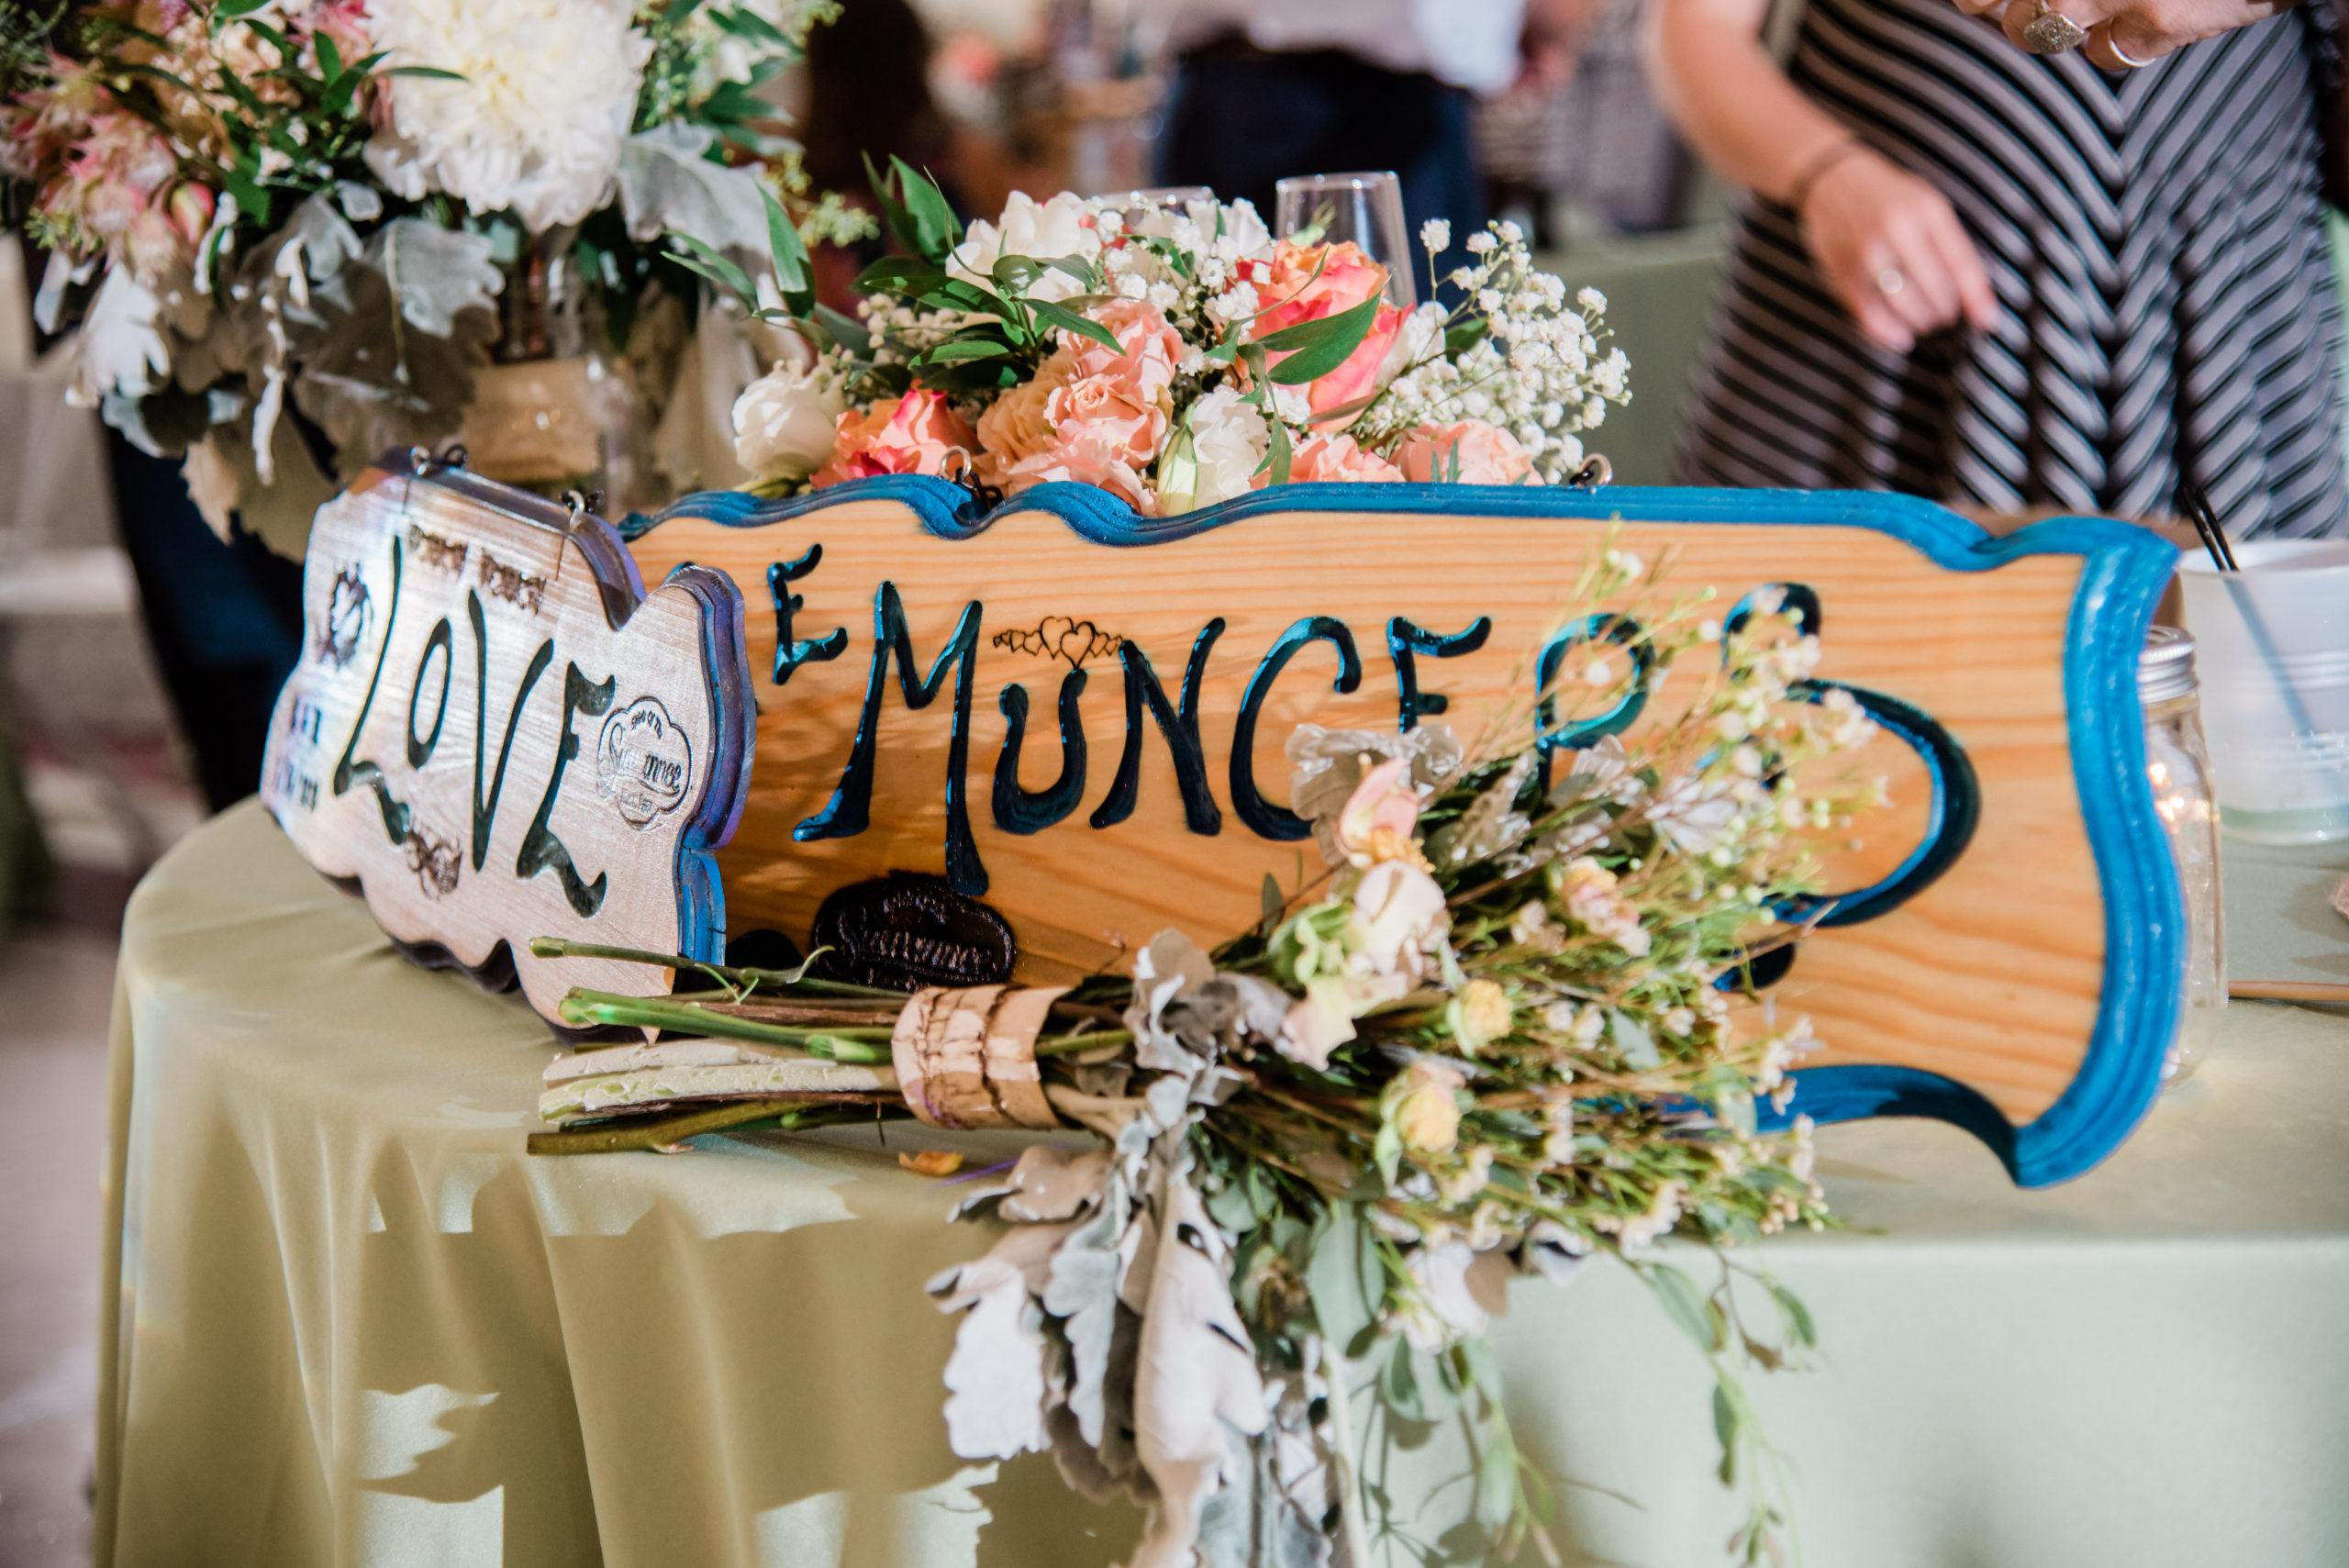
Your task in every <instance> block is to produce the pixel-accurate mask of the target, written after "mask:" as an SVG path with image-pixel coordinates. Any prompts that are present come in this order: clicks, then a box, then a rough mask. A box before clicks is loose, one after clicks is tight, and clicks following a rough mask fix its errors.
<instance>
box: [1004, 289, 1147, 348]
mask: <svg viewBox="0 0 2349 1568" xmlns="http://www.w3.org/2000/svg"><path fill="white" fill-rule="evenodd" d="M1028 308H1029V309H1030V310H1032V311H1034V312H1035V313H1036V319H1037V320H1039V321H1041V322H1044V323H1045V324H1046V325H1048V326H1052V327H1057V328H1060V329H1061V330H1062V331H1063V332H1074V333H1075V334H1076V335H1077V336H1078V337H1080V338H1090V339H1093V340H1094V341H1095V342H1097V343H1098V344H1100V345H1101V346H1102V347H1103V348H1105V349H1108V350H1111V351H1112V352H1114V353H1120V354H1122V353H1124V352H1125V351H1126V348H1125V345H1124V344H1122V343H1120V342H1119V341H1118V335H1117V334H1116V333H1114V332H1112V331H1110V330H1109V329H1108V328H1107V327H1104V326H1102V325H1101V323H1099V322H1098V321H1096V320H1094V319H1092V318H1091V317H1085V316H1079V315H1078V314H1077V313H1076V312H1075V311H1074V310H1071V309H1069V308H1068V307H1067V306H1060V305H1054V304H1053V303H1052V301H1051V300H1048V299H1031V300H1030V301H1029V302H1028Z"/></svg>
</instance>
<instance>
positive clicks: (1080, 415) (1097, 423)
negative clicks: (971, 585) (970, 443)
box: [978, 299, 1183, 509]
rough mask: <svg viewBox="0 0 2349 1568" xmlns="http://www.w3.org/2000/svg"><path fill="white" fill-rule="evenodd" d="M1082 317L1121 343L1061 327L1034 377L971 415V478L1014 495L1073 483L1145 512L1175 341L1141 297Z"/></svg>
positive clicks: (1165, 416)
mask: <svg viewBox="0 0 2349 1568" xmlns="http://www.w3.org/2000/svg"><path fill="white" fill-rule="evenodd" d="M1090 314H1091V318H1092V319H1093V320H1095V321H1097V322H1099V323H1100V324H1101V325H1102V326H1104V327H1106V328H1108V329H1109V332H1110V334H1111V335H1112V336H1113V337H1115V338H1116V339H1118V343H1119V347H1118V348H1116V349H1114V350H1113V349H1111V348H1110V347H1109V346H1108V344H1106V343H1101V342H1097V341H1096V340H1094V339H1090V338H1086V337H1082V336H1079V335H1078V334H1075V333H1072V332H1063V333H1062V334H1061V335H1060V340H1061V347H1060V348H1059V349H1058V350H1055V351H1054V352H1053V353H1052V356H1051V357H1050V358H1048V359H1047V360H1045V361H1044V362H1043V363H1042V364H1041V365H1040V366H1039V367H1037V372H1036V377H1035V379H1034V380H1032V381H1030V382H1029V383H1028V384H1025V385H1023V386H1017V387H1014V388H1012V389H1011V390H1010V391H1009V392H1007V393H1005V394H1004V395H1002V396H1001V397H998V398H996V401H995V402H994V404H992V405H991V406H989V407H988V408H987V411H986V412H985V413H984V414H982V415H980V416H979V428H978V439H979V442H980V444H981V447H982V448H983V450H981V451H980V453H979V456H978V471H979V477H980V478H982V479H984V480H985V481H986V482H987V483H988V484H995V485H999V486H1000V487H1002V489H1004V490H1005V491H1006V492H1008V494H1011V495H1018V494H1019V492H1020V491H1022V490H1026V489H1030V488H1031V487H1032V486H1035V485H1038V484H1047V483H1050V482H1053V481H1059V480H1074V481H1075V482H1076V483H1079V484H1097V485H1099V486H1101V487H1102V488H1103V489H1106V490H1112V491H1115V492H1116V493H1117V494H1118V495H1122V496H1124V497H1125V498H1126V499H1127V500H1128V501H1129V502H1130V503H1132V504H1133V505H1134V506H1136V507H1138V508H1144V509H1146V508H1147V507H1148V506H1149V505H1150V502H1151V500H1152V495H1151V491H1150V489H1149V487H1148V486H1147V485H1146V484H1143V483H1142V474H1143V473H1144V472H1145V471H1147V470H1148V469H1149V467H1150V465H1151V464H1152V463H1153V462H1157V461H1158V454H1159V451H1160V450H1161V449H1163V447H1164V446H1165V444H1166V437H1167V432H1168V429H1169V428H1170V426H1171V425H1172V422H1173V420H1172V408H1173V401H1174V400H1173V388H1174V384H1175V363H1176V361H1178V360H1179V359H1180V358H1181V356H1182V353H1183V339H1182V338H1181V336H1180V335H1179V334H1178V333H1176V332H1175V328H1173V327H1171V326H1169V325H1168V324H1167V321H1166V317H1164V316H1163V314H1161V313H1160V311H1159V310H1158V308H1157V307H1156V306H1152V305H1150V304H1147V303H1146V302H1144V301H1141V300H1125V299H1121V300H1115V301H1112V302H1110V303H1108V304H1107V305H1102V306H1096V307H1095V308H1094V309H1093V311H1092V312H1091V313H1090Z"/></svg>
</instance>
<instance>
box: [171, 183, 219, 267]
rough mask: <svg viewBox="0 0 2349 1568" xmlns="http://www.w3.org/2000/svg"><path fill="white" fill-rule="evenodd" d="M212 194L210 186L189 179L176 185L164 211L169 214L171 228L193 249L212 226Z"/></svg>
mask: <svg viewBox="0 0 2349 1568" xmlns="http://www.w3.org/2000/svg"><path fill="white" fill-rule="evenodd" d="M213 206H214V202H213V196H212V190H211V187H209V186H207V185H199V184H197V183H195V181H193V180H190V181H188V182H186V183H184V184H181V185H179V186H176V187H174V188H173V192H172V197H171V201H170V202H169V203H168V204H167V205H166V206H165V207H164V211H165V212H166V213H167V214H169V215H170V217H171V223H172V228H173V231H174V232H176V233H177V234H178V235H179V237H180V238H181V239H184V240H186V241H187V243H188V248H189V249H190V250H194V249H195V245H196V243H197V241H199V240H201V239H203V238H204V235H205V231H206V229H208V228H211V227H212V210H213Z"/></svg>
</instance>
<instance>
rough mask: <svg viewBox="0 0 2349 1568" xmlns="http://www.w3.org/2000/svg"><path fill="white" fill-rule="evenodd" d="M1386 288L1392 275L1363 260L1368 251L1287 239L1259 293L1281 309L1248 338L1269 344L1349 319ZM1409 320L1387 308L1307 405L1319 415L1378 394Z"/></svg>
mask: <svg viewBox="0 0 2349 1568" xmlns="http://www.w3.org/2000/svg"><path fill="white" fill-rule="evenodd" d="M1317 269H1318V272H1317ZM1385 291H1386V268H1385V267H1383V266H1380V265H1379V264H1378V263H1377V262H1376V261H1372V260H1371V259H1370V258H1369V257H1368V256H1365V255H1364V254H1363V250H1362V247H1360V246H1358V245H1356V244H1354V243H1353V241H1352V240H1347V241H1345V242H1343V243H1341V244H1337V245H1312V246H1306V245H1297V244H1293V243H1291V242H1290V241H1288V240H1286V239H1284V240H1282V241H1281V242H1280V244H1279V245H1278V246H1276V247H1275V249H1274V251H1273V267H1272V278H1271V280H1270V281H1269V282H1267V283H1264V284H1260V285H1259V286H1258V288H1257V291H1256V292H1257V295H1258V296H1259V297H1260V298H1263V299H1268V300H1272V301H1274V302H1275V303H1274V305H1273V306H1272V308H1271V309H1269V310H1267V311H1265V312H1264V314H1262V315H1261V316H1259V317H1256V320H1255V323H1254V324H1253V325H1252V327H1250V328H1249V329H1248V335H1249V336H1250V337H1251V338H1268V337H1270V336H1272V334H1274V333H1275V332H1278V331H1280V330H1281V329H1282V328H1287V327H1296V326H1298V325H1300V324H1302V323H1304V322H1308V321H1319V320H1321V319H1322V318H1324V317H1330V316H1341V315H1343V314H1344V313H1345V312H1347V311H1349V310H1352V309H1354V308H1355V307H1356V306H1360V305H1361V304H1362V303H1363V302H1364V300H1367V299H1372V298H1375V297H1376V296H1377V295H1380V294H1382V293H1384V292H1385ZM1404 314H1405V313H1404V312H1403V311H1401V310H1400V309H1397V307H1396V306H1391V305H1389V306H1383V307H1382V308H1381V309H1380V310H1379V311H1378V313H1377V314H1376V315H1375V316H1374V317H1372V318H1371V323H1370V330H1369V332H1368V333H1366V334H1364V338H1363V340H1362V342H1361V343H1360V345H1358V346H1357V347H1356V348H1355V350H1354V351H1353V353H1351V354H1349V355H1347V356H1346V360H1345V362H1344V363H1343V364H1341V365H1340V366H1339V367H1338V368H1337V369H1335V370H1333V371H1331V372H1330V373H1329V374H1327V375H1325V376H1322V377H1321V378H1320V379H1319V380H1318V381H1313V382H1308V384H1306V388H1305V400H1306V404H1307V406H1308V407H1310V408H1311V409H1312V410H1313V412H1314V413H1315V414H1317V415H1319V414H1323V413H1326V412H1328V411H1329V410H1330V409H1332V408H1342V407H1344V406H1347V405H1348V404H1352V403H1359V402H1361V401H1362V400H1363V399H1364V398H1365V397H1368V396H1369V395H1371V394H1372V393H1374V392H1375V391H1377V390H1378V372H1379V367H1380V366H1381V365H1383V364H1384V363H1385V362H1386V350H1388V349H1389V348H1391V347H1393V346H1394V342H1395V339H1396V337H1397V335H1398V334H1399V333H1401V331H1402V330H1403V320H1404ZM1286 358H1287V356H1286V354H1275V355H1273V356H1272V359H1271V362H1272V363H1273V364H1275V365H1276V364H1279V363H1280V362H1281V361H1282V360H1284V359H1286ZM1343 418H1344V416H1340V419H1341V420H1342V419H1343Z"/></svg>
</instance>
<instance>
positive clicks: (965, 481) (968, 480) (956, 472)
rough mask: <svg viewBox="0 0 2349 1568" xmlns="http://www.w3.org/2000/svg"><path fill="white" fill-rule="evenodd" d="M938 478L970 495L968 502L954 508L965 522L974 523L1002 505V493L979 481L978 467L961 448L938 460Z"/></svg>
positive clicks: (953, 449) (994, 487) (948, 450)
mask: <svg viewBox="0 0 2349 1568" xmlns="http://www.w3.org/2000/svg"><path fill="white" fill-rule="evenodd" d="M938 476H939V477H940V478H941V479H943V480H945V481H947V482H948V483H949V484H959V485H961V486H962V487H963V489H965V490H967V491H969V492H970V493H971V498H970V500H968V501H966V502H964V503H963V505H962V506H958V507H956V508H955V511H956V513H957V514H958V515H959V516H961V517H963V519H964V520H966V521H969V522H976V521H978V520H979V519H980V518H982V517H985V516H986V515H987V514H988V513H990V512H992V511H994V510H995V509H996V507H997V506H1002V505H1003V492H1002V491H1001V490H999V489H997V488H996V486H994V485H992V484H984V483H982V482H981V481H980V479H979V471H978V465H977V464H976V463H975V462H974V461H973V460H972V457H971V454H970V453H969V452H968V451H967V450H964V449H963V448H962V447H950V448H948V449H947V452H946V455H945V456H944V457H943V458H941V459H940V460H939V464H938Z"/></svg>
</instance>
